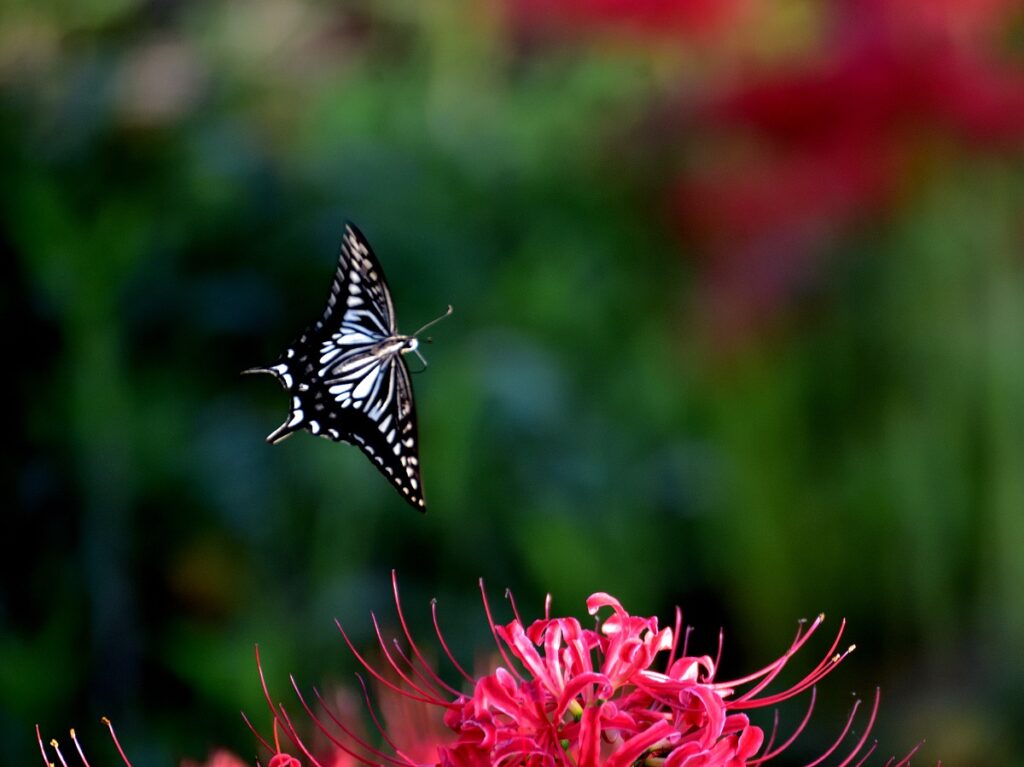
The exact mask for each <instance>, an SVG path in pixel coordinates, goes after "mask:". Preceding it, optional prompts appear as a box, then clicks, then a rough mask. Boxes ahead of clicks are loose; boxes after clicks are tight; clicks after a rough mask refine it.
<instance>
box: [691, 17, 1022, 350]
mask: <svg viewBox="0 0 1024 767" xmlns="http://www.w3.org/2000/svg"><path fill="white" fill-rule="evenodd" d="M847 5H848V6H849V8H848V9H847V13H845V14H840V20H841V22H842V23H841V24H840V25H838V26H837V27H836V29H835V33H834V39H833V40H832V41H831V43H832V44H831V45H830V46H828V48H827V49H823V51H822V52H821V53H820V54H818V55H815V56H811V57H809V58H808V59H807V60H806V61H804V62H803V63H802V64H799V65H796V66H793V65H790V66H789V67H788V68H786V69H784V70H782V71H776V72H769V73H767V74H765V73H752V74H751V75H749V76H748V77H745V78H740V80H739V82H738V83H736V84H734V85H731V86H725V87H724V88H723V89H722V90H720V91H718V92H716V93H713V94H710V95H708V96H707V98H706V100H705V102H704V106H703V107H702V108H701V109H698V110H697V112H696V116H695V118H694V120H693V127H694V128H695V129H698V130H702V131H704V132H705V133H706V135H708V136H713V137H714V141H715V142H716V146H718V147H720V148H725V149H726V150H727V151H719V152H712V153H708V154H709V155H710V156H711V157H712V158H715V159H713V160H712V161H711V162H709V163H707V164H706V165H705V166H703V167H702V168H700V169H699V170H697V171H695V172H692V173H690V174H688V175H686V176H685V177H683V178H682V179H681V180H680V182H679V183H678V185H677V186H676V190H675V192H674V195H675V198H674V201H675V206H676V209H677V210H678V212H679V213H680V219H681V220H680V228H681V230H682V231H684V232H685V233H686V235H687V236H688V237H691V238H693V239H694V240H695V241H696V243H697V244H698V246H699V250H700V252H701V253H702V255H703V256H704V257H705V258H706V260H707V267H706V270H705V273H704V276H705V295H706V297H707V299H708V300H709V302H710V304H711V307H710V311H709V312H708V316H709V317H712V318H714V320H715V325H716V330H719V331H720V332H721V331H725V334H726V335H735V334H742V333H743V332H744V330H745V329H747V328H750V327H753V326H755V325H756V324H757V323H758V322H759V321H762V320H763V319H764V317H765V316H766V315H768V314H770V313H771V312H772V310H773V309H775V308H777V307H778V305H779V304H781V303H782V301H783V300H784V299H785V298H786V297H787V294H788V293H790V292H792V291H793V289H794V288H795V287H799V286H801V285H802V284H803V283H805V282H807V281H809V280H808V278H809V277H811V276H813V275H814V272H815V271H816V268H817V265H816V262H817V260H818V257H819V256H821V255H822V254H823V253H824V252H827V251H828V250H829V243H830V241H831V240H832V239H833V238H835V237H837V236H838V235H840V234H841V233H843V232H844V231H846V230H847V229H848V228H852V227H854V226H855V225H857V224H858V223H860V222H862V221H863V220H865V219H866V218H872V217H878V216H879V215H880V214H881V213H882V212H883V211H885V210H887V209H889V208H891V204H892V203H893V202H895V201H897V200H898V199H899V198H900V196H901V195H904V194H906V193H907V192H908V191H912V189H913V184H914V180H915V171H917V170H918V169H920V168H921V167H922V166H923V163H928V162H939V163H941V162H942V161H943V159H944V158H945V157H946V156H947V155H948V154H949V152H950V151H951V150H952V151H959V152H962V151H964V150H968V151H975V152H980V151H987V152H991V151H1005V150H1007V149H1015V148H1019V147H1020V146H1022V145H1024V70H1022V69H1021V68H1019V67H1015V66H1013V65H1010V64H1008V63H1007V62H1005V61H999V60H998V59H997V57H995V56H994V55H991V54H988V53H986V52H984V51H983V50H982V49H980V48H978V47H977V46H967V45H962V44H958V43H957V41H955V40H954V39H953V35H952V33H949V34H946V33H943V32H942V30H936V29H931V30H925V29H922V28H917V29H915V31H914V34H902V33H901V30H903V28H904V27H903V26H902V25H900V24H897V22H896V21H893V20H892V19H891V14H892V13H895V8H890V7H889V6H878V4H877V3H873V2H868V3H866V4H864V5H859V4H847ZM947 5H950V6H951V7H952V6H953V5H956V4H955V3H953V2H952V0H950V1H949V2H947ZM989 6H991V8H989ZM899 7H900V9H901V10H900V13H903V14H904V15H906V14H910V13H911V9H912V8H913V7H916V6H915V4H914V3H912V2H911V1H910V0H904V2H902V3H901V4H899ZM1000 7H1001V6H999V5H998V4H997V3H995V2H991V3H988V5H986V8H988V9H989V10H991V12H992V13H995V12H996V11H997V10H999V9H1000ZM922 12H923V11H922ZM979 14H980V11H979ZM1004 18H1005V16H1004ZM979 19H980V16H979ZM986 19H987V23H994V22H992V20H991V19H990V18H988V17H986ZM978 23H979V24H980V23H981V21H980V20H979V22H978ZM825 50H827V51H828V52H827V53H826V52H824V51H825ZM730 147H732V148H739V149H738V151H734V152H730V151H728V148H730ZM925 167H926V166H925ZM917 176H920V174H917ZM925 178H927V176H925Z"/></svg>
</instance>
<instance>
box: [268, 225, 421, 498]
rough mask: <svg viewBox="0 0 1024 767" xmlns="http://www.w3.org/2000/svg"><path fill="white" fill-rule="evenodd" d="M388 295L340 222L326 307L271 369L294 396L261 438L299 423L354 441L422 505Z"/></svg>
mask: <svg viewBox="0 0 1024 767" xmlns="http://www.w3.org/2000/svg"><path fill="white" fill-rule="evenodd" d="M407 342H408V339H406V338H404V337H402V336H399V335H398V332H397V328H396V321H395V310H394V307H393V305H392V303H391V294H390V292H389V291H388V287H387V283H386V282H385V280H384V273H383V271H382V270H381V268H380V264H379V262H378V261H377V258H376V256H374V254H373V251H372V250H371V249H370V246H369V243H367V241H366V239H365V238H364V237H363V236H362V234H361V233H360V232H359V230H358V229H356V228H355V227H354V226H352V225H351V224H349V225H346V227H345V236H344V238H343V240H342V245H341V253H340V254H339V256H338V269H337V271H336V272H335V275H334V281H333V283H332V284H331V291H330V294H329V295H328V298H327V307H326V308H325V309H324V313H323V316H322V317H321V319H319V320H318V321H317V322H316V323H315V324H314V325H313V327H312V328H310V329H309V330H308V331H307V332H305V333H303V334H302V335H301V336H300V337H299V338H298V339H297V340H296V341H295V343H294V344H292V345H291V347H289V349H288V350H287V351H286V352H285V354H284V355H282V357H281V358H280V359H279V360H278V363H277V364H276V365H274V366H272V367H270V368H256V369H254V370H257V371H261V372H263V371H265V372H270V373H273V374H274V375H275V376H277V378H278V380H279V381H280V382H281V384H282V385H283V386H284V387H285V388H286V389H287V390H288V391H289V393H290V394H291V395H292V402H291V413H290V415H289V418H288V420H287V421H285V423H284V424H282V425H281V426H280V427H278V429H277V430H275V431H274V432H273V433H272V434H271V435H270V436H269V437H268V438H267V439H268V441H271V442H277V441H279V440H281V439H284V438H285V437H286V436H288V435H289V434H291V433H292V432H294V431H297V430H298V429H303V428H304V429H307V430H309V431H310V432H312V433H313V434H316V435H319V436H322V437H326V438H328V439H332V440H335V441H341V442H348V443H350V444H353V445H356V446H357V447H359V448H360V449H361V450H362V451H363V452H364V453H365V454H366V455H367V457H369V458H370V460H371V461H373V463H374V464H375V465H376V466H377V468H378V469H379V470H380V472H381V473H382V474H383V475H384V476H385V477H387V479H388V480H389V481H390V482H391V483H392V484H393V485H394V486H395V487H396V488H397V489H398V491H399V492H400V493H401V494H402V496H403V497H404V498H405V499H406V500H407V501H408V502H409V503H410V504H412V505H413V506H414V507H416V508H418V509H421V510H424V509H425V508H426V504H425V502H424V500H423V493H422V487H421V482H420V471H419V445H418V437H417V430H416V408H415V403H414V401H413V394H412V383H411V381H410V380H409V370H408V368H407V367H406V365H405V361H404V360H403V359H402V351H404V350H406V349H407V348H409V347H408V344H407Z"/></svg>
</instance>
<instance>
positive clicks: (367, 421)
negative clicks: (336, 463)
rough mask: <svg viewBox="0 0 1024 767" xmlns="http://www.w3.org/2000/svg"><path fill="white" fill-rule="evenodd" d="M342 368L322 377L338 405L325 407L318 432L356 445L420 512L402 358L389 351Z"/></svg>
mask: <svg viewBox="0 0 1024 767" xmlns="http://www.w3.org/2000/svg"><path fill="white" fill-rule="evenodd" d="M347 371H349V374H347V375H346V377H345V378H344V379H338V380H331V379H328V380H326V381H325V385H326V386H327V390H328V392H329V393H331V395H332V396H333V397H334V398H335V402H336V403H337V405H338V407H337V408H336V409H334V410H329V411H328V413H327V415H328V418H329V420H328V421H327V424H328V426H327V430H326V433H323V436H326V437H329V438H331V439H334V440H340V441H343V442H349V443H350V444H353V445H356V446H357V447H358V448H359V449H360V450H362V451H363V452H364V453H365V454H366V456H367V458H369V459H370V460H371V461H373V462H374V463H375V464H376V465H377V468H378V469H379V470H380V472H381V473H382V474H383V475H384V476H385V477H387V479H388V481H389V482H391V484H393V485H394V486H395V488H396V489H397V490H398V492H399V493H401V494H402V496H403V497H404V498H405V499H406V501H408V502H409V503H410V504H411V505H412V506H413V507H414V508H417V509H420V510H421V511H425V510H426V501H425V500H424V498H423V488H422V481H421V479H420V465H419V464H420V460H419V437H418V434H417V427H416V405H415V402H414V400H413V394H412V382H411V381H410V379H409V370H408V368H407V367H406V365H405V361H404V360H403V359H402V357H401V355H399V354H394V355H389V356H387V357H384V358H381V359H379V360H377V361H375V362H373V363H370V364H367V365H366V366H365V367H355V366H348V368H347Z"/></svg>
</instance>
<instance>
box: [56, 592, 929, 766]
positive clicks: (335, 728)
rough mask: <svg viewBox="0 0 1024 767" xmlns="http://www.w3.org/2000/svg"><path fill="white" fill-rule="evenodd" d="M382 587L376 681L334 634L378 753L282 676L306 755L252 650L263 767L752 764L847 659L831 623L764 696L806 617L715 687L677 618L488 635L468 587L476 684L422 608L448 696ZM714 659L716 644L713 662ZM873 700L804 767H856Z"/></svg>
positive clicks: (620, 618)
mask: <svg viewBox="0 0 1024 767" xmlns="http://www.w3.org/2000/svg"><path fill="white" fill-rule="evenodd" d="M392 584H393V588H394V595H395V608H396V612H397V616H398V620H399V624H400V626H401V628H402V632H403V635H404V637H405V640H406V641H407V643H408V649H407V650H405V649H403V648H402V645H401V644H400V643H399V642H398V641H397V640H395V641H393V642H390V643H389V642H387V641H386V640H385V639H384V636H383V634H382V633H381V631H380V628H379V625H378V624H377V620H376V617H374V618H373V622H374V628H375V629H376V632H377V637H378V640H379V643H380V650H381V652H382V654H383V657H384V659H385V663H384V669H383V671H381V670H377V669H376V668H375V667H374V666H373V665H371V664H370V663H369V662H367V661H366V659H365V658H364V656H362V655H360V654H359V652H358V651H357V650H356V649H355V647H354V646H353V644H352V642H351V641H350V640H349V637H348V635H347V634H346V633H345V630H344V628H342V626H341V624H338V628H339V630H340V631H341V634H342V637H343V638H344V640H345V643H346V644H347V645H348V647H349V649H350V650H351V651H352V653H353V654H354V655H355V657H356V658H357V659H358V661H359V662H360V663H361V664H362V665H363V667H364V668H365V669H366V671H367V673H368V674H369V675H370V676H371V677H372V678H373V679H374V680H375V681H376V682H377V684H378V685H380V687H381V688H382V689H383V690H384V692H385V694H388V695H390V696H392V697H393V698H394V699H395V700H393V701H392V705H391V707H390V708H387V709H386V710H387V711H388V713H389V717H388V719H389V721H388V725H389V726H388V727H385V723H384V722H383V721H382V719H381V717H380V716H379V715H378V714H377V711H376V710H375V708H374V707H373V705H372V704H371V701H370V697H369V695H368V693H367V689H366V685H365V684H363V696H364V699H365V700H366V703H367V707H368V711H369V714H370V718H371V720H372V721H373V723H374V725H375V726H376V728H377V729H378V730H379V733H380V739H381V740H382V741H383V744H384V745H383V746H382V747H377V746H375V745H373V744H371V742H370V740H369V739H368V738H366V737H365V736H364V735H362V734H361V732H360V730H361V728H360V726H359V725H358V724H353V723H351V722H347V721H346V717H343V716H340V715H339V714H338V713H337V712H336V711H335V710H334V708H332V707H331V706H330V705H328V703H327V701H326V700H325V698H324V697H323V696H321V695H320V693H319V692H316V693H315V695H316V699H317V706H318V708H319V709H320V710H321V712H322V713H319V714H318V713H317V712H315V711H314V709H313V706H312V705H310V703H308V702H307V700H306V698H305V697H304V696H303V694H302V692H301V690H300V689H299V687H298V685H297V684H296V683H295V681H294V679H293V680H292V685H293V687H294V688H295V692H296V695H297V696H298V701H299V704H300V705H301V707H302V709H303V710H304V711H305V713H306V714H307V715H308V716H309V717H310V719H311V720H312V722H313V724H314V726H315V728H316V731H317V732H318V733H319V734H320V735H322V736H324V737H325V738H326V741H327V743H329V746H328V747H327V748H325V749H321V748H315V747H311V746H310V745H308V741H306V740H304V739H303V738H302V737H300V735H299V733H298V731H297V729H296V727H295V725H294V723H293V721H292V719H291V717H290V715H289V714H288V712H287V710H286V709H285V707H284V705H283V704H275V703H274V702H273V699H272V698H271V696H270V693H269V690H268V688H267V684H266V681H265V679H264V676H263V669H262V666H261V665H260V662H259V653H258V651H257V668H258V670H259V675H260V680H261V683H262V685H263V691H264V694H265V696H266V698H267V703H268V705H269V706H270V710H271V712H272V714H273V717H274V737H273V744H271V743H270V742H268V741H267V740H265V739H264V738H262V737H261V736H259V734H258V733H256V734H257V737H258V738H259V740H260V742H261V743H262V744H263V745H264V746H265V747H266V748H267V750H268V751H269V753H270V758H269V760H268V761H267V762H266V764H267V766H268V767H302V763H303V761H302V760H303V759H304V760H305V761H306V762H308V763H309V764H311V765H315V766H316V767H352V766H353V765H356V764H363V765H372V766H373V767H416V766H418V765H424V766H426V765H433V766H436V767H505V766H506V765H509V767H511V766H512V765H525V766H526V767H556V765H564V767H632V766H633V765H640V764H642V765H644V766H645V767H746V766H748V765H749V766H753V765H759V764H762V763H764V762H768V761H770V760H772V759H774V758H775V757H777V756H778V755H779V754H781V753H783V752H784V751H786V750H787V749H788V748H789V746H790V745H791V744H792V743H793V742H794V741H795V740H796V738H797V737H798V736H799V735H800V733H801V732H802V731H803V730H804V729H805V727H806V726H807V724H808V722H809V721H810V717H811V713H812V711H813V709H814V702H815V695H816V694H815V690H814V685H815V684H816V683H817V682H818V681H819V680H820V679H822V678H823V677H825V676H826V675H827V674H829V673H830V672H831V671H832V670H833V669H834V668H835V667H836V666H837V665H838V664H839V663H840V662H841V661H842V660H843V659H844V658H845V657H846V656H847V655H848V654H849V653H850V652H851V651H852V650H853V647H852V646H851V647H849V648H848V649H846V650H843V651H840V652H837V648H838V647H839V642H840V639H841V637H842V634H843V630H844V628H845V622H843V623H840V626H839V630H838V631H837V633H836V636H835V638H834V639H833V641H832V643H831V645H830V647H829V648H828V650H827V652H826V653H825V654H824V656H823V657H822V658H821V660H820V661H819V662H818V663H817V664H816V665H814V667H813V668H811V669H810V670H809V671H807V672H806V673H805V674H804V676H803V678H802V679H801V680H800V681H798V682H796V683H795V684H793V685H791V686H789V687H786V688H783V689H778V690H774V691H769V688H771V687H772V686H773V683H774V682H775V680H776V679H777V677H778V676H779V674H780V673H781V672H782V671H783V669H784V668H785V667H786V666H787V665H788V664H789V662H790V660H792V658H793V657H794V656H795V655H796V654H797V653H798V652H799V651H800V650H801V648H803V647H804V645H805V644H806V643H807V642H808V640H809V639H810V638H811V636H812V635H813V634H814V633H815V632H816V631H817V630H818V628H819V627H820V626H821V624H822V622H823V621H824V616H822V615H819V616H818V617H817V618H816V619H815V620H814V621H812V622H811V623H810V624H809V625H808V624H805V623H803V622H801V623H800V624H799V627H798V629H797V632H796V636H795V637H794V638H793V641H792V642H791V643H790V645H789V647H788V648H787V649H786V651H785V652H784V653H783V654H782V656H781V657H780V658H778V659H777V660H775V661H773V662H771V663H769V664H768V665H766V666H765V667H764V668H761V669H760V670H758V671H755V672H754V673H752V674H748V675H746V676H744V677H741V678H738V679H732V680H728V681H720V680H718V679H717V678H716V670H717V667H718V658H717V657H716V658H715V659H712V658H711V657H710V656H707V655H702V656H691V655H689V654H688V653H687V642H686V637H687V636H688V633H687V634H684V635H683V641H682V644H680V642H679V639H680V628H681V625H680V624H681V616H680V613H679V611H678V610H677V611H676V620H675V625H674V627H673V628H659V626H658V620H657V618H641V617H638V616H635V615H630V614H629V613H627V612H626V610H625V609H624V608H623V607H622V605H621V604H620V603H619V601H618V600H617V599H615V598H614V597H612V596H610V595H608V594H604V593H598V594H594V595H593V596H591V597H590V598H589V599H588V600H587V610H588V612H589V613H590V614H591V615H592V616H597V615H598V614H599V613H604V615H605V617H604V618H603V619H599V620H598V621H597V622H596V624H595V628H593V629H585V628H583V626H582V625H581V624H580V622H579V621H577V620H576V619H574V618H551V617H550V600H549V601H548V603H547V604H546V606H545V617H544V618H543V619H541V620H536V621H534V622H533V623H531V624H529V625H527V624H525V623H524V622H523V621H522V619H521V618H520V617H519V613H518V610H517V609H516V606H515V602H514V601H512V599H511V596H509V601H510V602H511V605H512V611H513V614H514V616H515V617H514V619H513V620H512V621H510V622H509V623H506V624H503V625H500V624H497V623H495V621H494V619H493V616H492V613H491V608H490V605H489V603H488V601H487V596H486V594H485V593H484V591H483V584H482V583H481V594H483V603H484V610H485V612H486V615H487V620H488V624H489V626H490V629H491V632H492V634H493V636H494V639H495V643H496V646H497V653H498V657H499V658H500V661H499V665H498V667H497V668H496V669H495V670H494V671H492V672H491V673H489V674H484V675H481V676H479V677H473V676H471V675H470V674H468V673H467V672H466V671H465V669H464V668H463V666H461V665H460V664H459V663H458V661H457V660H455V658H454V657H453V656H452V654H451V652H450V651H449V649H448V644H447V642H446V641H445V639H444V636H443V634H442V633H441V630H440V627H439V623H438V619H437V607H436V603H434V604H433V605H432V614H433V620H434V628H435V633H436V635H437V640H438V643H439V646H440V648H441V651H442V652H443V654H444V655H445V656H446V657H447V658H448V660H449V661H450V662H451V663H452V665H453V667H454V669H455V670H456V671H457V672H458V673H459V674H460V675H461V676H462V677H463V679H464V680H465V682H466V685H467V689H469V690H470V692H468V693H461V692H459V691H458V690H456V689H455V688H454V687H452V686H450V685H448V684H447V683H446V682H444V681H443V680H442V679H441V677H440V676H439V675H438V673H437V672H436V671H435V670H434V669H433V666H432V664H430V663H428V662H427V660H426V658H425V656H424V654H423V652H421V651H420V649H419V647H418V646H417V645H416V643H415V642H414V641H413V639H412V636H411V634H410V632H409V629H408V626H407V624H406V620H405V616H404V614H403V613H402V608H401V603H400V601H399V597H398V585H397V581H395V580H394V576H392ZM608 611H610V612H608ZM721 650H722V642H721V635H720V636H719V648H718V653H719V656H720V655H721ZM360 681H361V682H362V680H360ZM803 693H808V697H809V702H808V706H807V711H806V713H805V715H804V717H803V719H802V720H801V722H800V723H799V725H797V727H796V728H795V730H794V731H793V732H792V733H791V734H790V735H789V736H788V737H786V738H784V739H782V740H781V742H778V740H777V734H778V733H777V726H778V719H777V717H776V724H775V727H773V729H772V732H771V734H770V735H769V736H768V737H767V738H766V737H765V732H764V730H763V729H762V728H761V727H760V726H758V725H755V724H753V723H752V722H751V720H750V717H749V714H748V712H750V711H753V710H756V709H759V708H764V707H767V706H774V705H776V704H778V703H780V702H782V701H784V700H787V699H789V698H792V697H795V696H797V695H801V694H803ZM878 703H879V695H878V692H877V691H876V693H875V697H874V702H873V705H872V707H871V711H870V714H869V715H868V719H867V722H866V724H865V725H864V727H863V732H862V734H861V735H860V737H859V738H857V739H856V740H855V742H853V743H852V744H849V745H847V746H845V747H844V746H843V744H844V743H845V742H846V740H847V737H848V736H849V734H850V732H851V730H852V728H853V725H854V721H855V719H856V717H857V711H858V709H859V707H860V701H858V702H857V703H855V704H854V706H853V709H852V710H851V712H850V715H849V717H848V718H847V720H846V723H845V725H844V726H843V727H842V728H841V730H840V732H839V734H838V736H837V737H836V738H835V740H834V742H833V743H832V745H831V746H830V747H829V748H827V749H826V751H825V753H823V754H822V755H821V756H820V757H818V758H817V759H815V760H814V761H812V762H811V763H810V764H809V765H808V767H815V766H816V765H819V764H821V763H822V762H823V761H824V760H825V759H826V758H828V757H830V756H832V755H833V754H837V753H838V754H839V757H838V762H837V764H838V765H839V767H854V766H856V767H859V766H860V765H862V764H864V763H865V762H866V761H867V759H868V758H869V757H870V756H871V754H872V753H873V752H874V750H875V746H876V744H871V745H870V746H868V745H867V741H868V737H869V733H870V731H871V729H872V727H873V725H874V722H875V717H876V715H877V712H878ZM104 722H105V724H106V725H107V727H108V728H109V730H110V736H111V738H112V740H113V742H114V745H115V747H116V749H117V751H118V753H119V754H120V756H121V759H122V761H123V762H124V764H125V765H126V767H131V762H130V761H129V760H128V757H127V756H126V755H125V753H124V751H123V749H122V748H121V745H120V743H119V742H118V740H117V736H116V734H115V733H114V728H113V726H112V725H111V724H110V722H109V720H106V719H104ZM246 722H247V723H248V720H246ZM250 726H251V725H250ZM253 732H254V733H255V732H256V731H255V730H253ZM281 733H283V734H284V738H283V739H282V738H281V737H280V735H281ZM36 735H37V737H38V739H39V748H40V751H41V753H42V756H43V762H44V764H46V765H47V767H53V765H54V764H55V763H54V762H53V761H51V760H50V758H49V753H48V751H47V748H46V746H45V745H44V743H43V740H42V736H41V735H40V733H39V728H38V727H36ZM71 740H72V742H73V744H74V750H75V752H76V753H77V757H78V759H79V760H80V762H81V764H82V765H83V766H84V767H90V765H89V762H88V760H87V759H86V756H85V753H84V751H83V749H82V747H81V745H80V744H79V741H78V739H77V737H76V736H75V732H74V730H72V731H71ZM282 741H283V742H282ZM50 747H51V748H52V749H53V752H54V753H55V754H56V756H57V761H58V762H59V763H60V765H61V767H68V762H67V761H66V760H65V756H64V754H63V753H62V751H61V749H60V746H59V744H58V743H57V741H55V740H52V741H50ZM916 750H917V749H916V748H915V749H914V751H912V752H911V753H910V754H908V755H907V756H906V757H904V758H903V759H901V760H899V761H897V760H896V759H895V758H894V759H890V760H889V761H888V762H887V763H886V767H900V766H901V765H905V764H908V763H909V761H910V757H911V756H913V754H914V752H916ZM296 754H297V756H296ZM208 764H209V767H238V765H239V764H240V761H239V760H238V759H237V758H235V757H233V756H231V755H230V754H226V753H223V752H220V753H217V754H215V755H214V756H213V757H211V760H210V762H209V763H208Z"/></svg>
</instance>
